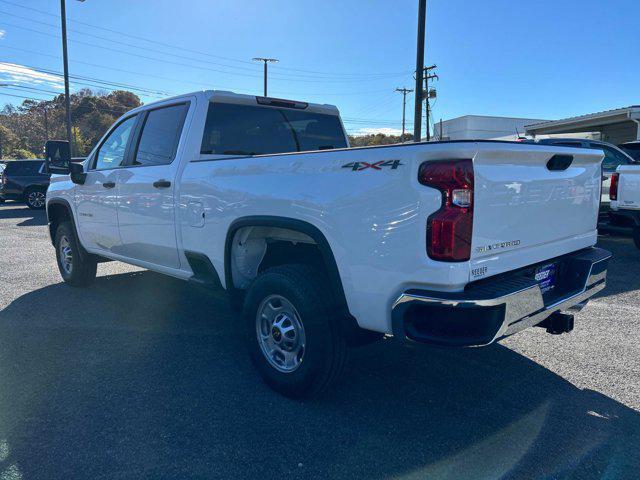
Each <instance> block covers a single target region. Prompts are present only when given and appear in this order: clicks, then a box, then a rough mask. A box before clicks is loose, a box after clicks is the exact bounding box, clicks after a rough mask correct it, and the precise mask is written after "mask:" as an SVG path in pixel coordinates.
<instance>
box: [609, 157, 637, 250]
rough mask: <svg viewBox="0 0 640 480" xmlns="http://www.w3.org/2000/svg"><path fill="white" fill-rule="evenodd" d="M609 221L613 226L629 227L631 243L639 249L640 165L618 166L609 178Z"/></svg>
mask: <svg viewBox="0 0 640 480" xmlns="http://www.w3.org/2000/svg"><path fill="white" fill-rule="evenodd" d="M609 197H610V198H611V211H610V212H609V217H610V221H611V223H612V224H613V225H614V226H620V227H630V228H631V229H632V232H633V241H634V243H635V244H636V247H638V248H640V165H620V166H619V167H618V168H617V169H616V172H615V173H614V174H613V176H612V177H611V187H610V189H609Z"/></svg>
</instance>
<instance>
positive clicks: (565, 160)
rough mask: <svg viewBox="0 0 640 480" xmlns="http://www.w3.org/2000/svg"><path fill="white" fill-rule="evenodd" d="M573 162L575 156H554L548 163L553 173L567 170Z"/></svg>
mask: <svg viewBox="0 0 640 480" xmlns="http://www.w3.org/2000/svg"><path fill="white" fill-rule="evenodd" d="M572 162H573V155H554V156H553V157H551V158H550V159H549V161H548V162H547V168H548V169H549V170H551V171H561V170H566V169H567V168H569V165H571V163H572Z"/></svg>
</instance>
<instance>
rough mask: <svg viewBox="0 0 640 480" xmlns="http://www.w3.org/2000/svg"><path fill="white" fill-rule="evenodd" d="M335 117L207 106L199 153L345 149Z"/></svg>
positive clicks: (297, 111) (227, 106)
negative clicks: (207, 110)
mask: <svg viewBox="0 0 640 480" xmlns="http://www.w3.org/2000/svg"><path fill="white" fill-rule="evenodd" d="M346 146H347V142H346V139H345V137H344V133H343V130H342V125H341V124H340V120H339V118H338V116H336V115H325V114H321V113H313V112H307V111H304V110H294V109H290V108H275V107H259V106H252V105H234V104H231V103H210V104H209V112H208V114H207V122H206V124H205V128H204V136H203V138H202V147H201V150H200V152H201V153H203V154H223V155H260V154H269V153H284V152H302V151H307V150H330V149H333V148H346Z"/></svg>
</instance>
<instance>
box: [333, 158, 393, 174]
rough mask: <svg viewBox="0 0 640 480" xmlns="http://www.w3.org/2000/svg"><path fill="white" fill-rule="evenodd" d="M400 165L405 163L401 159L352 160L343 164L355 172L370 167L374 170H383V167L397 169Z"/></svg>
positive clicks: (343, 166)
mask: <svg viewBox="0 0 640 480" xmlns="http://www.w3.org/2000/svg"><path fill="white" fill-rule="evenodd" d="M400 165H404V164H403V163H401V162H400V160H380V161H379V162H375V163H369V162H351V163H347V164H346V165H342V168H350V169H351V170H353V171H354V172H361V171H362V170H367V169H368V168H370V169H372V170H382V168H383V167H390V168H391V170H395V169H396V168H398V167H399V166H400Z"/></svg>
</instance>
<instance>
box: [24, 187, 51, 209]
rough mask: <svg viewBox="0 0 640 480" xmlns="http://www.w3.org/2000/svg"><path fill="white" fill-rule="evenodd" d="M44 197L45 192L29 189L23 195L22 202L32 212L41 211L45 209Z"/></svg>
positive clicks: (45, 195)
mask: <svg viewBox="0 0 640 480" xmlns="http://www.w3.org/2000/svg"><path fill="white" fill-rule="evenodd" d="M46 197H47V194H46V192H44V191H43V190H42V189H39V188H31V189H29V190H27V191H26V192H25V193H24V201H25V202H26V204H27V207H29V208H30V209H32V210H42V209H43V208H44V207H45V201H46Z"/></svg>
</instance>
